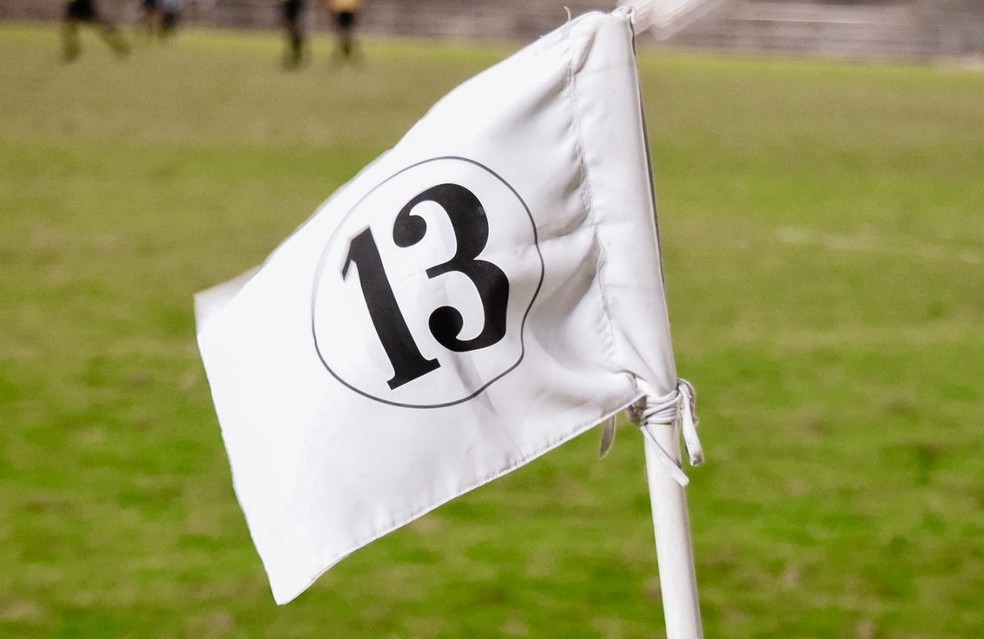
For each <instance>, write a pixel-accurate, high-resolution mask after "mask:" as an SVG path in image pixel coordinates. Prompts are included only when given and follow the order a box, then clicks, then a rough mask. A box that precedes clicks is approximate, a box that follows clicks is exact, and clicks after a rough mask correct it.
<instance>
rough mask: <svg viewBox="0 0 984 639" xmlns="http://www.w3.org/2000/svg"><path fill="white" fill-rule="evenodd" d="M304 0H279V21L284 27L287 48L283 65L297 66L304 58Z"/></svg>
mask: <svg viewBox="0 0 984 639" xmlns="http://www.w3.org/2000/svg"><path fill="white" fill-rule="evenodd" d="M304 10H305V0H280V22H281V24H282V25H283V27H284V37H285V38H286V40H287V48H286V50H285V51H284V67H285V68H287V69H294V68H297V67H298V66H299V65H300V64H301V62H302V61H303V59H304V27H303V26H302V25H301V20H302V18H303V17H304Z"/></svg>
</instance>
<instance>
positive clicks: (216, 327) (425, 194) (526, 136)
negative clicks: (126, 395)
mask: <svg viewBox="0 0 984 639" xmlns="http://www.w3.org/2000/svg"><path fill="white" fill-rule="evenodd" d="M196 314H197V321H198V341H199V346H200V349H201V354H202V359H203V362H204V365H205V369H206V372H207V375H208V379H209V383H210V386H211V390H212V395H213V399H214V403H215V407H216V412H217V415H218V419H219V423H220V424H221V428H222V435H223V440H224V443H225V446H226V449H227V452H228V456H229V460H230V465H231V469H232V478H233V484H234V488H235V491H236V495H237V498H238V499H239V502H240V504H241V506H242V509H243V511H244V514H245V518H246V522H247V525H248V527H249V530H250V533H251V535H252V538H253V541H254V543H255V545H256V547H257V550H258V552H259V554H260V557H261V559H262V561H263V564H264V567H265V569H266V571H267V574H268V576H269V579H270V584H271V588H272V591H273V595H274V598H275V599H276V601H277V602H278V603H286V602H288V601H290V600H291V599H293V598H294V597H296V596H298V595H299V594H300V593H301V592H303V591H304V590H305V589H306V588H307V587H308V586H309V585H310V584H311V583H312V582H313V581H315V580H316V579H317V578H318V577H319V576H320V575H321V574H322V573H323V572H324V571H326V570H327V569H328V568H330V567H331V566H332V565H334V564H335V563H337V562H338V561H340V560H341V559H342V558H344V557H345V556H346V555H348V554H350V553H352V552H353V551H354V550H356V549H358V548H360V547H362V546H364V545H366V544H368V543H369V542H371V541H372V540H374V539H377V538H379V537H381V536H382V535H384V534H386V533H388V532H390V531H392V530H394V529H396V528H398V527H400V526H402V525H404V524H406V523H408V522H410V521H412V520H413V519H415V518H417V517H420V516H421V515H423V514H425V513H427V512H428V511H430V510H432V509H434V508H436V507H437V506H439V505H441V504H443V503H445V502H447V501H449V500H451V499H453V498H454V497H456V496H458V495H461V494H462V493H465V492H467V491H469V490H471V489H474V488H476V487H478V486H480V485H482V484H485V483H487V482H489V481H491V480H492V479H495V478H496V477H499V476H501V475H503V474H504V473H507V472H509V471H511V470H513V469H515V468H517V467H519V466H522V465H523V464H525V463H527V462H529V461H531V460H532V459H534V458H536V457H537V456H539V455H541V454H543V453H545V452H547V451H549V450H551V449H552V448H554V447H556V446H558V445H560V444H562V443H564V442H565V441H568V440H570V439H571V438H573V437H575V436H577V435H578V434H580V433H583V432H585V431H586V430H588V429H590V428H592V427H593V426H595V425H596V424H598V423H599V422H601V421H603V420H605V419H606V418H607V417H609V416H611V415H613V414H615V413H617V412H618V411H620V410H621V409H623V408H625V407H626V406H628V405H630V404H632V403H633V402H635V401H636V400H637V399H639V398H640V397H641V396H643V395H650V396H667V395H671V394H672V393H673V392H675V389H676V383H677V381H676V371H675V366H674V361H673V354H672V347H671V343H670V333H669V322H668V318H667V312H666V305H665V300H664V290H663V280H662V272H661V263H660V253H659V243H658V236H657V227H656V218H655V204H654V196H653V191H652V178H651V173H650V162H649V155H648V148H647V142H646V132H645V128H644V121H643V113H642V104H641V99H640V92H639V84H638V78H637V69H636V60H635V51H634V42H633V31H632V24H631V13H630V12H629V11H627V10H616V11H614V12H612V13H610V14H601V13H591V14H585V15H583V16H580V17H578V18H576V19H574V20H572V21H569V22H568V23H567V24H565V25H563V26H562V27H560V28H559V29H557V30H556V31H554V32H552V33H550V34H548V35H546V36H544V37H543V38H541V39H539V40H538V41H536V42H534V43H533V44H531V45H530V46H528V47H526V48H525V49H523V50H521V51H519V52H518V53H516V54H515V55H513V56H512V57H510V58H508V59H506V60H504V61H503V62H501V63H499V64H497V65H495V66H493V67H491V68H490V69H488V70H486V71H484V72H483V73H481V74H479V75H478V76H476V77H474V78H472V79H471V80H469V81H467V82H465V83H464V84H462V85H461V86H459V87H458V88H456V89H455V90H453V91H452V92H451V93H449V94H448V95H447V96H445V97H444V98H443V99H441V100H440V101H439V102H437V103H436V104H435V105H434V106H433V107H432V108H431V110H430V111H429V112H428V113H426V114H425V115H424V117H423V118H422V119H421V120H420V121H419V122H418V123H417V124H416V125H415V126H413V127H412V128H411V129H410V131H409V132H408V133H407V134H406V135H405V137H404V138H403V139H402V140H400V141H399V142H398V143H397V144H396V145H395V146H394V147H393V148H392V149H391V150H390V151H388V152H386V153H385V154H384V155H382V156H381V157H380V158H378V159H377V160H376V161H374V162H373V163H372V164H370V165H369V166H368V167H366V168H365V169H363V171H362V172H360V173H359V174H358V175H357V176H355V178H353V179H352V180H351V181H350V182H349V183H348V184H346V185H345V186H343V187H342V188H341V189H339V190H338V191H337V192H336V193H335V195H333V196H332V197H331V198H330V199H329V200H328V201H326V202H325V203H324V204H323V205H322V206H321V207H320V208H319V209H318V210H317V211H316V212H315V214H314V215H313V216H312V217H311V218H310V219H309V220H308V221H307V222H305V223H304V224H303V225H302V226H301V227H300V228H299V229H298V230H297V231H296V232H295V233H294V234H292V235H291V236H290V237H289V238H287V239H286V240H285V241H284V242H283V243H282V244H281V245H280V246H279V247H278V248H277V249H276V250H275V251H274V252H273V253H272V254H271V255H270V256H269V257H268V259H267V260H266V261H265V263H264V264H263V265H262V266H261V267H260V268H258V269H257V270H255V271H251V272H249V273H247V274H244V275H243V276H241V277H240V278H238V279H237V280H233V281H232V282H229V283H227V284H224V285H220V286H218V287H216V288H214V289H210V290H208V291H205V292H203V293H200V294H199V295H198V296H196Z"/></svg>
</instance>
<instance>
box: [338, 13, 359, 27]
mask: <svg viewBox="0 0 984 639" xmlns="http://www.w3.org/2000/svg"><path fill="white" fill-rule="evenodd" d="M335 24H336V25H338V28H339V29H351V28H352V26H353V25H354V24H355V13H353V12H352V11H340V12H338V13H336V14H335Z"/></svg>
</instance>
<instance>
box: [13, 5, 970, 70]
mask: <svg viewBox="0 0 984 639" xmlns="http://www.w3.org/2000/svg"><path fill="white" fill-rule="evenodd" d="M183 4H184V5H185V8H184V11H183V20H184V21H186V22H187V23H189V24H194V25H199V26H209V27H221V28H250V29H256V28H271V27H275V26H278V25H279V18H280V14H279V10H278V7H277V2H275V1H273V0H185V1H184V2H183ZM312 4H315V5H316V4H319V3H318V2H314V3H312ZM656 4H662V5H664V6H665V7H666V8H665V9H664V11H665V12H666V13H667V14H668V15H669V16H670V17H672V23H671V24H669V25H668V26H667V28H666V29H665V30H660V31H659V32H656V33H653V34H651V36H658V38H659V39H660V40H661V41H663V42H665V43H666V44H669V45H673V46H685V47H697V48H701V49H709V50H726V51H744V52H751V51H780V52H786V53H793V52H795V53H810V54H820V55H828V56H837V57H844V56H864V57H879V58H907V59H912V58H916V59H918V58H938V57H961V56H981V55H984V3H982V2H980V1H979V0H662V1H661V2H657V3H656ZM62 5H63V2H62V1H61V0H0V19H17V20H21V19H29V20H52V19H56V18H57V17H58V16H59V15H60V13H61V7H62ZM613 5H614V2H601V1H592V0H537V1H536V2H529V1H527V0H370V1H368V2H366V3H365V6H364V8H363V10H362V12H361V16H360V20H359V22H360V29H361V30H363V31H364V32H365V33H369V34H390V35H414V36H427V37H444V38H510V39H517V40H528V39H531V38H535V37H536V36H538V35H541V34H543V33H546V32H547V31H550V30H551V29H552V28H553V27H554V26H556V24H557V21H558V19H559V18H558V16H564V15H565V7H566V8H567V9H569V10H570V11H571V13H572V14H574V15H577V14H579V13H583V12H584V11H588V10H593V9H595V10H609V9H611V8H612V7H613ZM101 8H102V9H103V10H104V11H105V12H106V13H107V14H109V15H110V16H112V17H114V18H115V19H116V20H117V21H119V22H135V21H136V20H137V19H138V16H139V12H140V3H139V2H136V1H133V2H127V1H126V0H102V2H101ZM305 19H306V20H307V21H308V22H309V26H310V27H313V28H320V29H325V28H327V27H328V22H329V18H328V15H327V13H326V12H324V11H309V12H308V15H307V17H306V18H305ZM642 41H643V42H645V38H644V39H643V40H642Z"/></svg>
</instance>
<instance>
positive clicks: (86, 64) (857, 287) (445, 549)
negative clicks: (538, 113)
mask: <svg viewBox="0 0 984 639" xmlns="http://www.w3.org/2000/svg"><path fill="white" fill-rule="evenodd" d="M84 36H85V37H84V45H85V51H84V53H83V55H82V57H81V58H80V59H79V60H77V61H76V62H75V63H73V64H71V65H64V64H62V63H61V62H60V61H59V58H58V40H57V34H56V32H55V30H54V27H53V26H46V25H31V26H24V25H11V24H0V268H2V271H0V272H2V277H0V300H2V302H0V304H2V305H0V309H2V314H0V317H2V331H3V335H2V337H0V566H2V570H0V636H2V637H18V638H20V637H31V638H34V637H65V638H76V637H114V638H115V637H133V638H141V639H142V638H145V637H148V638H165V637H168V638H171V637H174V638H176V637H188V638H194V639H198V638H211V637H236V638H238V637H269V638H277V639H280V638H293V637H340V638H348V637H359V638H361V637H372V638H375V637H381V638H397V637H405V638H424V637H448V638H458V637H470V638H471V639H479V638H482V637H489V638H493V637H495V638H498V637H546V638H555V637H599V638H604V639H618V638H642V637H660V636H663V634H664V631H663V619H662V608H661V602H660V595H659V581H658V577H657V566H656V557H655V551H654V548H653V540H652V523H651V521H650V514H649V502H648V494H647V488H646V482H645V479H644V476H643V460H642V450H641V449H642V444H641V438H640V437H639V435H638V433H635V432H632V431H631V430H625V431H624V432H622V433H621V435H620V436H619V439H618V441H617V443H616V447H615V449H614V451H613V453H612V454H611V455H610V456H609V457H608V458H607V459H605V460H604V461H598V460H597V459H596V450H597V444H598V441H597V434H596V433H591V434H589V435H586V436H584V437H581V438H579V439H577V440H575V441H573V442H571V443H569V444H568V445H566V446H564V447H561V448H560V449H558V450H556V451H554V452H552V453H550V454H549V455H547V456H545V457H544V458H542V459H540V460H538V461H537V462H535V463H533V464H531V465H529V466H527V467H525V468H523V469H521V470H519V471H517V472H515V473H513V474H511V475H509V476H507V477H506V478H504V479H502V480H500V481H498V482H495V483H493V484H491V485H489V486H485V487H483V488H481V489H479V490H477V491H475V492H473V493H471V494H469V495H466V496H464V497H463V498H460V499H458V500H456V501H454V502H452V503H451V504H449V505H447V506H446V507H442V508H441V509H439V510H437V511H436V512H434V513H432V514H431V515H429V516H427V517H424V518H423V519H421V520H419V521H418V522H416V523H414V524H412V525H410V526H408V527H406V528H403V529H401V530H399V531H397V532H396V533H393V534H392V535H389V536H387V537H385V538H384V539H382V540H381V541H379V542H377V543H375V544H372V545H370V546H369V547H367V548H365V549H363V550H361V551H359V552H357V553H356V554H355V555H353V556H352V557H350V558H348V559H346V560H345V561H343V562H342V563H341V564H339V565H338V566H337V567H336V568H334V569H333V570H331V571H330V572H329V573H327V574H326V575H325V576H324V577H323V578H322V579H321V580H319V581H318V582H317V584H316V585H315V586H314V587H313V588H312V589H311V590H310V591H308V592H307V593H306V594H304V595H303V596H301V597H300V598H299V599H298V600H297V601H295V602H293V603H291V604H289V605H288V606H286V607H282V608H278V607H277V606H275V605H274V603H273V600H272V597H271V596H270V593H269V590H268V587H267V583H266V578H265V575H264V573H263V570H262V567H261V565H260V561H259V559H258V557H257V555H256V552H255V551H254V549H253V546H252V543H251V541H250V539H249V536H248V533H247V530H246V526H245V523H244V521H243V518H242V515H241V513H240V510H239V507H238V505H237V503H236V501H235V497H234V495H233V492H232V486H231V482H230V477H229V470H228V464H227V461H226V457H225V452H224V450H223V447H222V442H221V439H220V435H219V427H218V424H217V422H216V419H215V415H214V412H213V408H212V404H211V399H210V396H209V391H208V386H207V383H206V380H205V378H204V373H203V370H202V367H201V363H200V360H199V357H198V351H197V347H196V344H195V338H194V318H193V313H192V295H193V293H195V292H196V291H198V290H200V289H203V288H206V287H208V286H211V285H213V284H215V283H218V282H220V281H224V280H226V279H228V278H230V277H232V276H234V275H236V274H238V273H239V272H241V271H243V270H245V269H247V268H249V267H251V266H253V265H255V264H257V263H259V262H260V261H261V260H262V259H263V258H264V257H265V256H266V254H267V253H268V252H269V251H270V250H271V249H272V248H273V247H274V246H276V245H277V244H278V243H279V242H280V240H281V239H283V238H284V237H285V236H286V235H287V234H289V233H290V232H291V231H292V230H293V229H294V228H295V227H296V226H297V225H298V224H299V223H301V222H302V221H303V220H305V219H306V218H307V217H308V216H309V215H310V214H311V213H312V212H313V210H314V209H315V207H316V206H317V205H318V204H319V203H320V202H321V201H322V200H324V199H325V198H326V197H327V196H328V195H330V194H331V193H332V192H333V191H334V190H335V189H336V188H337V187H338V186H339V185H340V184H341V183H342V182H344V181H345V180H347V179H348V178H349V177H351V176H352V175H353V174H355V172H356V171H358V170H359V169H360V168H361V167H362V166H363V165H364V164H365V163H367V162H368V161H370V160H371V159H372V158H374V157H375V156H376V155H377V154H379V153H380V152H382V151H383V150H385V149H386V148H388V147H389V146H391V145H392V144H393V143H395V142H396V140H397V139H399V137H400V136H401V135H402V133H403V132H404V131H405V130H406V129H407V128H408V127H409V126H410V125H412V124H413V122H414V121H415V120H416V119H417V118H418V117H419V116H420V115H421V114H423V113H424V111H425V110H426V109H427V108H428V106H429V105H430V104H431V103H433V101H435V100H436V99H437V98H438V97H440V96H441V95H443V94H444V93H445V92H446V91H447V90H448V89H450V88H451V87H453V86H455V85H456V84H458V83H459V82H461V81H462V80H464V79H466V78H467V77H470V76H471V75H473V74H475V73H477V72H478V71H480V70H481V69H483V68H485V67H487V66H489V65H491V64H493V63H494V62H496V61H498V60H500V59H501V58H503V57H505V56H506V55H508V54H509V53H510V52H511V51H513V50H514V49H515V48H516V47H517V46H518V45H510V44H487V45H482V44H460V43H459V44H438V43H428V42H408V41H388V40H387V41H375V40H374V41H368V42H366V43H365V61H364V64H363V65H362V66H361V67H360V68H356V69H353V68H333V67H332V65H331V64H330V63H329V59H328V57H329V56H328V51H329V43H328V42H327V41H326V40H324V38H323V36H322V39H319V40H318V41H317V42H316V43H315V50H314V56H313V60H312V64H311V65H310V66H308V67H307V68H305V69H303V70H301V71H299V72H296V73H286V72H283V71H281V70H280V68H279V66H278V60H279V55H280V48H281V42H280V41H279V39H278V37H277V35H276V34H274V33H269V34H242V33H205V32H187V33H183V34H180V35H179V36H178V38H177V39H176V40H175V41H173V42H171V43H170V44H169V45H166V46H147V45H138V46H136V47H135V50H134V52H133V54H132V55H131V56H130V57H129V59H127V60H125V61H120V60H115V59H114V58H113V57H112V55H111V54H110V52H109V50H108V48H107V47H105V46H104V45H103V43H102V42H100V41H98V39H97V38H96V37H95V36H94V35H93V34H92V33H86V34H84ZM640 67H641V73H642V78H643V83H644V87H643V88H644V93H645V99H646V109H647V115H648V119H649V125H650V127H651V131H650V133H651V140H650V141H651V144H652V152H653V158H654V164H655V167H654V168H655V175H656V183H657V195H658V201H659V206H660V215H661V230H662V241H663V247H664V251H665V271H666V279H667V285H668V290H669V305H670V312H671V319H672V326H673V333H674V341H675V349H676V356H677V362H678V367H679V370H680V373H681V375H683V376H684V377H687V378H688V379H690V380H692V381H693V382H694V383H695V385H696V386H697V388H698V391H699V392H700V402H699V408H700V414H701V419H702V428H703V430H702V433H703V442H704V446H705V449H706V451H707V454H708V463H707V464H706V466H704V467H702V468H699V469H695V470H693V471H691V472H690V474H691V477H692V483H691V488H690V491H689V495H690V503H691V513H692V525H693V532H694V543H695V552H696V555H697V570H698V579H699V584H700V592H701V604H702V609H703V616H704V623H705V631H706V635H707V636H708V637H709V638H711V637H728V638H739V637H772V638H777V639H779V638H782V639H789V638H828V637H831V638H858V639H875V638H880V639H884V638H889V637H891V638H907V639H908V638H916V637H919V638H929V637H936V638H940V639H943V638H957V637H961V638H968V639H972V638H973V639H977V638H979V637H982V636H984V607H982V601H984V438H982V433H984V430H982V429H984V401H982V400H984V392H982V382H984V327H982V323H984V215H982V214H984V74H982V73H979V72H972V71H967V70H961V69H958V68H936V67H929V66H911V65H910V66H893V65H875V64H867V65H861V64H848V63H827V62H817V61H805V60H800V61H782V60H752V59H730V58H721V57H706V56H697V55H690V54H682V53H672V52H665V51H658V52H657V51H649V50H645V49H644V50H643V52H642V54H641V60H640Z"/></svg>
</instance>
